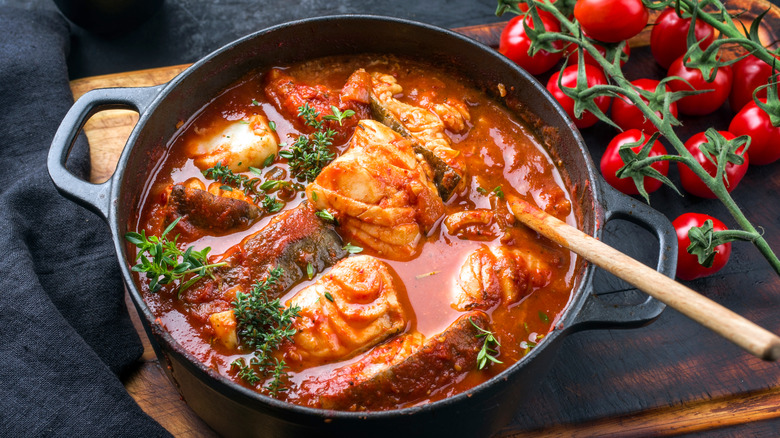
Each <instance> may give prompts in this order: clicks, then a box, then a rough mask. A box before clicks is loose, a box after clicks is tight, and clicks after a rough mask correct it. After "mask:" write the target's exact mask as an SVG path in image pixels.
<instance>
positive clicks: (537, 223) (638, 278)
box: [508, 197, 780, 361]
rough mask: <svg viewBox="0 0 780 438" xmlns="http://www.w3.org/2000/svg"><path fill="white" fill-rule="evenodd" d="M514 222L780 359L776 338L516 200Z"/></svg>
mask: <svg viewBox="0 0 780 438" xmlns="http://www.w3.org/2000/svg"><path fill="white" fill-rule="evenodd" d="M508 200H509V206H510V208H511V209H512V213H514V215H515V217H517V219H518V220H519V221H520V222H522V223H524V224H525V225H527V226H528V227H530V228H531V229H533V230H534V231H536V232H537V233H539V234H541V235H542V236H544V237H546V238H548V239H550V240H552V241H554V242H556V243H558V244H560V245H562V246H564V247H566V248H568V249H569V250H571V251H573V252H575V253H577V254H579V255H580V256H582V257H583V258H585V260H588V261H589V262H591V263H593V264H594V265H596V266H599V267H601V268H602V269H605V270H607V271H609V272H611V273H612V274H614V275H615V276H616V277H619V278H621V279H623V280H625V281H627V282H628V283H630V284H631V285H633V286H635V287H636V288H638V289H640V290H642V291H644V292H645V293H647V294H648V295H650V296H652V297H654V298H656V299H658V300H660V301H662V302H663V303H666V305H668V306H669V307H672V308H674V309H676V310H678V311H679V312H680V313H682V314H683V315H685V316H687V317H689V318H691V319H693V320H694V321H696V322H698V323H699V324H701V325H703V326H705V327H707V328H709V329H710V330H712V331H714V332H715V333H717V334H719V335H721V336H723V337H724V338H726V339H728V340H729V341H731V342H733V343H735V344H737V345H738V346H739V347H741V348H743V349H745V350H746V351H748V352H750V353H751V354H753V355H755V356H758V357H760V358H762V359H764V360H770V361H774V360H777V359H778V358H780V337H778V336H777V335H775V334H774V333H772V332H770V331H768V330H766V329H764V328H762V327H759V326H758V325H756V324H755V323H753V322H751V321H749V320H747V319H745V318H744V317H742V316H740V315H738V314H736V313H734V312H732V311H731V310H729V309H727V308H725V307H723V306H721V305H720V304H717V303H716V302H714V301H712V300H710V299H708V298H705V297H704V296H702V295H700V294H699V293H697V292H696V291H694V290H693V289H690V288H688V287H686V286H683V285H682V284H680V283H678V282H676V281H674V280H673V279H671V278H669V277H667V276H665V275H663V274H661V273H659V272H657V271H656V270H655V269H652V268H650V267H648V266H646V265H645V264H643V263H641V262H639V261H637V260H634V259H633V258H631V257H629V256H627V255H625V254H623V253H622V252H620V251H618V250H616V249H614V248H612V247H611V246H609V245H607V244H605V243H603V242H601V241H599V240H597V239H595V238H593V237H591V236H590V235H588V234H586V233H583V232H582V231H580V230H578V229H577V228H574V227H572V226H571V225H569V224H567V223H565V222H563V221H561V220H559V219H557V218H555V217H554V216H552V215H550V214H548V213H545V212H544V211H542V210H540V209H538V208H536V207H534V206H533V205H531V204H529V203H527V202H525V201H523V200H521V199H519V198H516V197H508Z"/></svg>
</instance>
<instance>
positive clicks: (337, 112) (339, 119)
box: [322, 105, 355, 126]
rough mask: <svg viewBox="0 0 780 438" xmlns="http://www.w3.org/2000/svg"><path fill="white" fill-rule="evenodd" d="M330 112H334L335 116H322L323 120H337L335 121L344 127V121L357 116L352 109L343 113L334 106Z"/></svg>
mask: <svg viewBox="0 0 780 438" xmlns="http://www.w3.org/2000/svg"><path fill="white" fill-rule="evenodd" d="M330 110H331V111H333V115H327V116H322V119H323V120H335V121H337V122H339V126H343V125H342V122H343V121H344V119H348V118H350V117H352V116H354V115H355V112H354V111H352V110H351V109H348V110H344V111H343V112H342V111H341V110H340V109H338V108H336V107H335V106H333V105H331V107H330Z"/></svg>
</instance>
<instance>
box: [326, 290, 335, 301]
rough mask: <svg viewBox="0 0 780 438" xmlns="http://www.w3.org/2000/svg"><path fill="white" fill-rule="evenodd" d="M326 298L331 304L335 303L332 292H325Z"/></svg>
mask: <svg viewBox="0 0 780 438" xmlns="http://www.w3.org/2000/svg"><path fill="white" fill-rule="evenodd" d="M325 298H327V299H328V301H330V302H331V303H332V302H333V295H331V294H330V292H325Z"/></svg>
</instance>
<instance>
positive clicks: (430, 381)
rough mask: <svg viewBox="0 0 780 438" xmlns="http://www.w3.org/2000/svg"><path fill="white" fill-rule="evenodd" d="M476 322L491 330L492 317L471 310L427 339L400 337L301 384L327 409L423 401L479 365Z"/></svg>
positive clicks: (384, 406)
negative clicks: (351, 361)
mask: <svg viewBox="0 0 780 438" xmlns="http://www.w3.org/2000/svg"><path fill="white" fill-rule="evenodd" d="M472 322H473V324H472ZM474 324H476V325H477V326H479V327H480V328H483V329H486V330H488V329H489V328H490V318H489V317H488V316H487V314H485V313H484V312H481V311H471V312H468V313H466V314H464V315H462V316H461V317H460V318H458V319H457V320H456V321H455V322H453V323H452V324H451V325H450V326H449V327H448V328H447V329H446V330H444V331H443V332H442V333H440V334H438V335H436V336H433V337H431V338H429V339H427V340H424V339H423V337H422V335H420V334H419V333H410V334H406V335H403V336H400V337H397V338H396V339H393V340H392V341H390V342H388V343H386V344H384V345H381V346H378V347H376V348H374V349H373V350H372V351H371V352H369V353H367V354H366V355H365V356H364V357H363V358H361V359H360V360H359V361H358V362H355V363H353V364H350V365H347V366H345V367H341V368H338V369H336V370H334V371H333V372H331V373H329V374H328V375H326V376H322V377H316V378H313V379H311V380H308V381H305V382H302V384H301V388H302V389H303V390H305V391H307V392H309V393H312V394H316V396H315V401H314V402H313V404H314V405H315V406H316V407H320V408H324V409H334V410H349V411H366V410H381V409H393V408H396V407H398V406H400V405H403V404H404V403H409V402H413V401H416V400H420V399H422V398H424V397H427V396H429V395H430V394H431V393H432V392H434V391H436V390H437V389H439V388H442V387H444V386H445V385H448V384H450V383H453V382H455V381H457V380H458V379H459V378H461V377H462V376H463V375H464V374H466V373H467V372H469V371H471V370H474V369H476V368H477V355H478V353H479V351H480V349H481V348H482V343H483V339H482V338H478V337H477V335H479V334H480V331H479V330H478V329H477V328H476V327H475V326H474Z"/></svg>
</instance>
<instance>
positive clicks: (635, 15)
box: [574, 0, 648, 43]
mask: <svg viewBox="0 0 780 438" xmlns="http://www.w3.org/2000/svg"><path fill="white" fill-rule="evenodd" d="M574 18H576V19H577V21H579V23H580V26H582V30H583V32H585V33H587V34H588V35H589V36H590V37H591V38H593V39H596V40H599V41H603V42H605V43H616V42H618V41H623V40H627V39H629V38H631V37H632V36H634V35H636V34H638V33H639V32H641V31H642V29H644V27H645V26H646V25H647V19H648V13H647V8H645V6H644V5H643V4H642V0H578V1H577V4H575V5H574Z"/></svg>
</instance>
